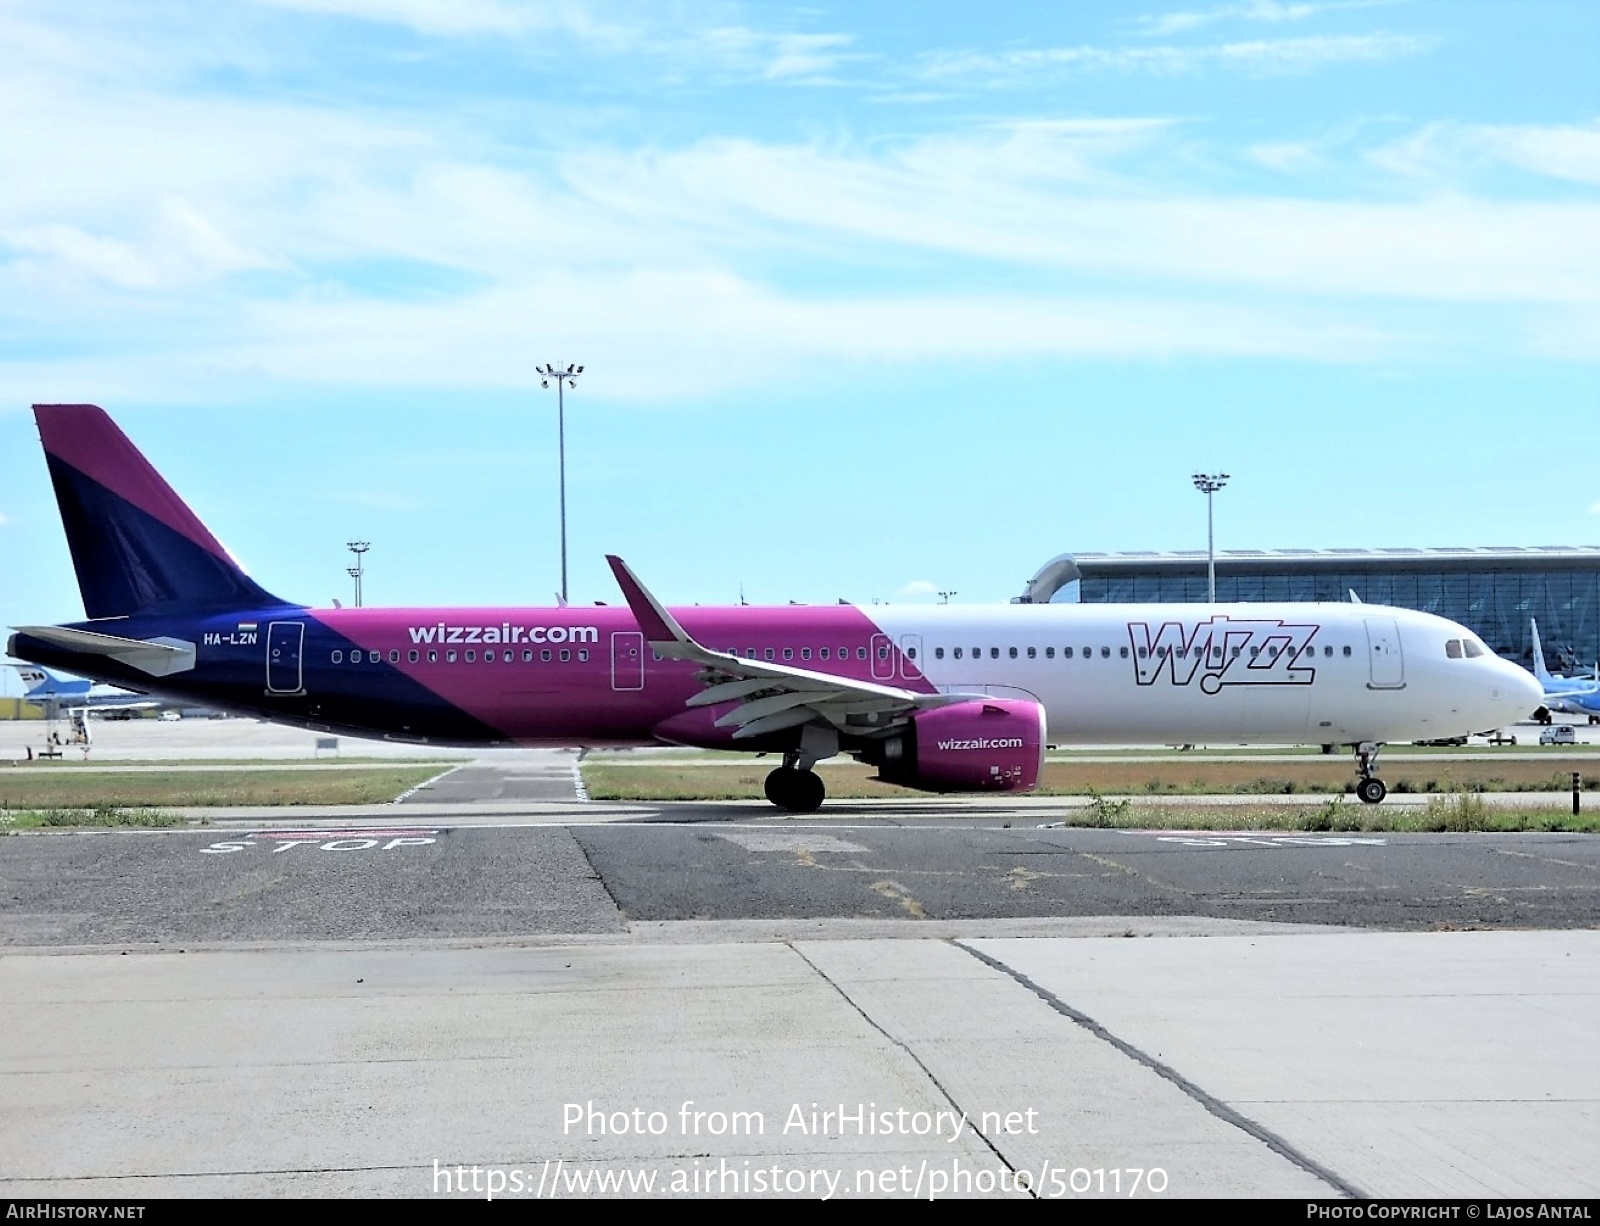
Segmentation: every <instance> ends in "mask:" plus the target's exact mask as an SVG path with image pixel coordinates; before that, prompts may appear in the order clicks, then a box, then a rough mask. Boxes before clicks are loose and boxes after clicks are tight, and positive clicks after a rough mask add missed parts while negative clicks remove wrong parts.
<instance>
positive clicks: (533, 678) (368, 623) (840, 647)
mask: <svg viewBox="0 0 1600 1226" xmlns="http://www.w3.org/2000/svg"><path fill="white" fill-rule="evenodd" d="M670 612H671V613H672V615H673V616H674V617H675V618H677V619H678V621H679V623H680V624H681V625H682V626H683V627H684V629H685V630H686V631H687V632H688V633H689V634H690V635H692V636H693V637H694V638H695V640H696V641H697V642H699V643H700V644H701V645H702V646H704V647H707V648H710V649H711V650H713V651H724V652H729V653H730V654H731V653H732V652H734V651H737V652H738V653H739V655H740V656H741V657H742V658H743V657H745V656H746V653H747V652H748V651H749V650H751V649H754V650H755V652H756V657H755V658H756V659H757V660H760V661H763V662H765V661H766V651H767V649H768V648H771V649H772V653H773V661H772V662H773V663H778V664H787V665H789V666H791V667H794V668H801V669H806V670H809V671H812V672H818V673H826V674H829V675H832V676H837V677H841V678H846V679H849V680H854V681H866V682H872V681H874V677H873V667H872V666H873V660H872V658H871V656H872V651H873V642H872V640H873V637H874V636H876V635H881V634H882V631H881V630H879V628H878V627H877V625H876V624H875V623H874V622H873V621H872V619H871V618H870V617H868V616H866V614H865V613H863V612H862V611H861V610H860V609H858V608H855V607H853V606H847V605H839V606H821V607H815V606H808V607H795V608H792V609H791V608H773V609H763V608H747V607H738V608H729V609H721V608H701V607H696V608H688V609H672V610H670ZM308 618H311V619H314V620H315V621H317V622H321V623H322V624H323V625H325V626H327V627H328V629H329V630H332V631H333V632H334V633H336V634H338V635H340V636H341V637H343V638H345V639H348V640H349V641H350V642H352V643H355V644H357V645H358V646H360V647H361V648H362V649H363V650H366V651H369V652H370V651H375V652H378V653H379V654H380V657H381V659H382V661H383V662H384V663H385V664H386V665H387V666H388V667H390V668H393V669H396V670H397V671H399V672H400V673H401V674H403V675H404V676H406V677H408V678H409V679H410V680H412V681H414V682H416V683H417V684H418V685H421V686H423V687H424V688H425V689H427V690H429V691H430V692H432V693H434V694H436V695H438V696H439V697H440V698H441V699H443V700H444V701H445V702H448V703H450V704H451V705H452V706H454V707H457V708H458V709H460V710H462V711H464V712H465V713H467V714H468V715H471V716H472V717H473V718H475V719H478V720H480V721H482V722H483V723H485V724H487V725H489V726H490V727H493V728H496V729H498V730H499V731H501V732H502V733H504V734H505V735H506V736H507V737H508V738H510V739H512V740H518V741H529V740H541V741H543V740H557V739H560V738H563V737H564V738H566V739H565V740H564V742H563V743H567V744H571V743H573V742H574V741H576V742H582V741H583V740H584V739H585V738H589V739H594V740H601V739H612V740H626V739H648V737H649V734H650V729H651V728H653V727H654V726H655V725H656V724H657V723H660V722H661V721H663V720H665V719H668V718H671V717H672V716H675V715H677V714H679V713H680V712H682V711H684V709H685V708H684V705H683V704H684V701H685V700H686V699H688V698H689V697H691V696H692V695H694V694H696V693H698V692H699V691H700V690H701V689H702V688H703V686H702V684H701V683H700V682H699V681H698V680H696V674H697V673H698V672H700V667H699V666H698V665H693V664H687V663H683V662H681V661H670V660H662V661H657V660H655V659H654V658H653V656H652V654H651V652H650V649H649V646H648V644H647V643H646V644H644V645H643V646H642V651H643V657H644V658H643V660H642V661H641V663H642V668H643V673H644V677H645V683H644V685H643V687H642V688H639V689H629V688H614V686H615V685H616V682H617V677H616V675H615V672H614V663H615V662H614V660H613V654H612V653H613V641H612V635H614V634H642V631H641V630H640V629H639V624H638V622H637V621H636V620H635V619H634V617H633V614H632V613H631V612H630V611H629V610H628V609H625V608H613V607H604V606H596V607H591V608H570V607H569V608H565V609H513V608H499V609H393V610H388V609H385V610H378V609H331V610H330V609H319V610H317V611H316V612H315V613H310V614H308ZM552 632H553V633H554V637H552ZM636 642H637V641H636ZM627 646H628V645H627V644H622V645H620V646H619V648H618V649H619V650H626V649H627ZM824 648H826V649H827V650H828V653H829V658H828V659H826V660H823V659H821V658H820V652H821V650H822V649H824ZM308 649H310V650H315V648H314V647H311V646H310V644H308ZM785 649H788V650H790V651H792V652H793V653H794V655H793V658H792V659H788V660H785V659H784V650H785ZM806 649H809V650H810V652H811V659H809V660H805V659H802V658H801V655H802V652H803V650H806ZM862 649H866V650H867V653H868V658H867V659H861V658H860V652H861V650H862ZM889 650H890V657H889V660H888V662H887V663H888V667H889V669H890V670H892V673H893V677H892V679H880V680H878V681H876V684H879V685H893V686H895V687H897V688H900V689H906V690H911V691H913V692H916V693H933V692H934V686H933V684H932V683H931V682H930V681H928V680H927V678H926V677H923V676H922V675H921V674H920V671H918V670H916V668H915V662H913V661H909V660H906V659H905V658H904V657H903V656H902V655H901V653H900V651H899V649H898V646H896V645H890V648H889ZM392 651H398V652H399V657H400V658H399V660H398V661H390V660H389V653H390V652H392ZM412 651H416V652H417V653H418V655H419V659H418V660H417V661H415V662H413V661H412V660H411V659H410V653H411V652H412ZM430 651H433V652H437V653H438V655H439V659H438V661H436V662H432V663H430V662H429V660H428V653H429V652H430ZM449 651H454V652H455V653H456V660H455V661H454V662H453V663H446V662H445V653H446V652H449ZM468 651H471V652H472V653H473V654H474V657H475V659H474V660H473V662H472V663H467V662H466V659H465V656H466V653H467V652H468ZM486 651H493V652H494V653H495V657H496V658H495V661H494V662H492V663H486V662H485V661H484V659H483V656H484V653H485V652H486ZM506 651H511V652H512V653H513V660H512V661H510V662H507V661H505V660H504V658H503V657H504V653H505V652H506ZM525 651H531V652H532V653H533V656H534V658H533V660H532V661H531V662H524V661H523V659H522V656H523V653H524V652H525ZM545 651H549V652H550V653H551V660H550V661H544V660H543V659H542V658H541V657H542V653H543V652H545ZM562 651H567V652H569V653H571V654H570V658H569V659H568V660H567V661H565V662H562V661H561V659H560V653H561V652H562ZM579 651H587V652H588V655H589V658H588V660H587V661H582V662H580V661H579V659H578V653H579ZM841 651H843V652H846V653H848V658H844V659H841V658H840V653H841ZM635 667H637V666H635ZM884 671H887V670H886V669H885V668H884V667H883V665H881V664H880V668H879V672H880V673H882V672H884ZM907 674H910V675H907ZM624 682H625V683H626V679H624ZM714 709H715V710H718V711H720V710H721V708H720V707H719V708H714Z"/></svg>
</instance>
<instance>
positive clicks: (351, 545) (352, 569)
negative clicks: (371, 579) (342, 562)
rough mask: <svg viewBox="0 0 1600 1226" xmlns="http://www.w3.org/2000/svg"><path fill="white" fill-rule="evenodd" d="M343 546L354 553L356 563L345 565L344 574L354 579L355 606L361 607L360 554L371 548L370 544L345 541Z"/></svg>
mask: <svg viewBox="0 0 1600 1226" xmlns="http://www.w3.org/2000/svg"><path fill="white" fill-rule="evenodd" d="M345 548H346V549H348V550H349V551H350V552H351V553H353V554H355V555H356V564H355V565H354V566H347V567H345V574H347V575H349V576H350V577H351V578H352V579H354V580H355V581H356V608H358V609H359V608H360V607H361V570H362V565H361V564H362V562H363V561H364V559H363V558H362V556H361V555H362V554H364V553H366V552H367V550H369V549H371V548H372V545H371V543H370V542H367V541H346V542H345Z"/></svg>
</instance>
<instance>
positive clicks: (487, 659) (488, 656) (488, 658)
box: [483, 651, 511, 664]
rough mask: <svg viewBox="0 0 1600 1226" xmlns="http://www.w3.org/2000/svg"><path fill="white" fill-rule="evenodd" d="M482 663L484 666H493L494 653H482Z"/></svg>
mask: <svg viewBox="0 0 1600 1226" xmlns="http://www.w3.org/2000/svg"><path fill="white" fill-rule="evenodd" d="M506 654H507V655H510V654H511V653H510V652H507V653H506ZM483 662H484V663H485V664H493V663H494V652H492V651H486V652H484V653H483Z"/></svg>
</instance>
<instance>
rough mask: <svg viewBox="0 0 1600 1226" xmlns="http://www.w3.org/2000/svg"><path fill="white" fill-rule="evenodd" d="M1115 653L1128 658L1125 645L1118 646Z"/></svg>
mask: <svg viewBox="0 0 1600 1226" xmlns="http://www.w3.org/2000/svg"><path fill="white" fill-rule="evenodd" d="M1117 654H1118V655H1120V656H1121V657H1122V658H1123V659H1124V660H1126V659H1127V658H1128V649H1127V648H1126V647H1119V648H1118V649H1117Z"/></svg>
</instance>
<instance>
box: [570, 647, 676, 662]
mask: <svg viewBox="0 0 1600 1226" xmlns="http://www.w3.org/2000/svg"><path fill="white" fill-rule="evenodd" d="M660 658H661V657H660V656H657V657H656V659H658V660H659V659H660ZM588 662H589V649H588V648H587V647H580V648H578V663H579V664H587V663H588Z"/></svg>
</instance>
